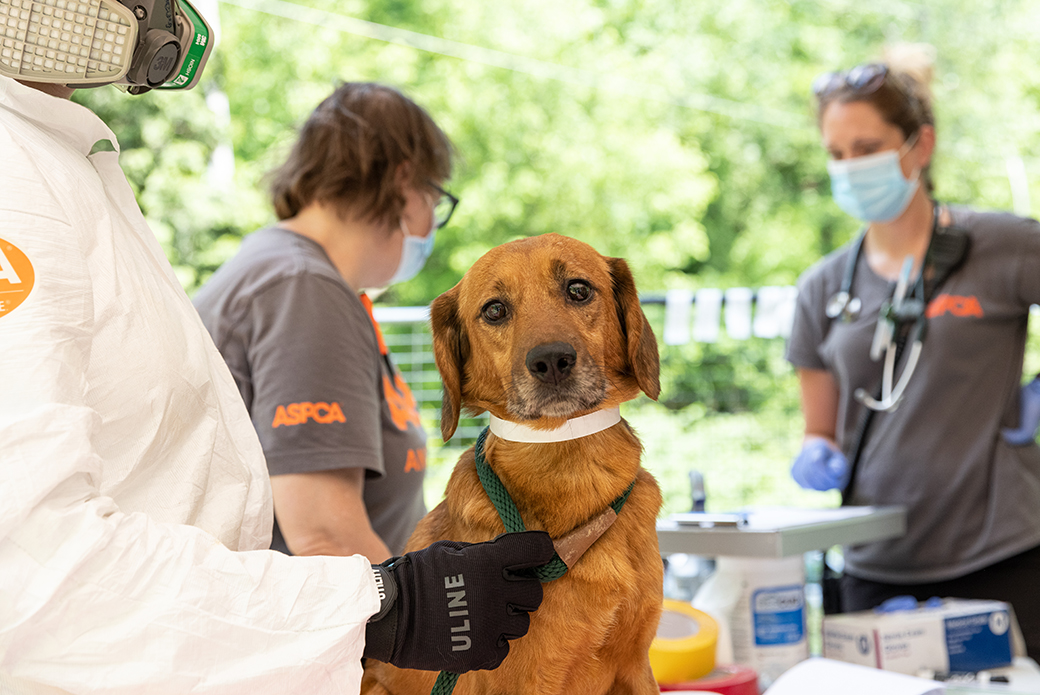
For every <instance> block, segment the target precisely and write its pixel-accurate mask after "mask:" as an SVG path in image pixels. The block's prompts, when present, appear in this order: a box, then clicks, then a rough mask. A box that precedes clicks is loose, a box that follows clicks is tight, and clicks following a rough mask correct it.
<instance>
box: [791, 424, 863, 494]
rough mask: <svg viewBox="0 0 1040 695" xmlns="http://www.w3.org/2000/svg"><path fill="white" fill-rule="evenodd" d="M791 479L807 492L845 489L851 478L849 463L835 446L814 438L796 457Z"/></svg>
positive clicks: (792, 466) (824, 440)
mask: <svg viewBox="0 0 1040 695" xmlns="http://www.w3.org/2000/svg"><path fill="white" fill-rule="evenodd" d="M791 477H792V478H794V481H795V482H796V483H798V484H799V485H801V486H802V487H804V488H805V489H806V490H833V489H835V488H844V487H845V484H846V483H847V482H848V477H849V462H848V461H847V460H846V459H845V455H844V454H842V453H841V452H840V451H838V449H837V448H835V446H834V445H833V444H831V443H830V442H828V441H827V440H826V439H821V438H819V437H814V438H812V439H810V440H808V441H807V442H806V443H805V444H804V445H803V446H802V450H801V451H800V452H798V456H796V457H795V459H794V463H793V464H792V465H791Z"/></svg>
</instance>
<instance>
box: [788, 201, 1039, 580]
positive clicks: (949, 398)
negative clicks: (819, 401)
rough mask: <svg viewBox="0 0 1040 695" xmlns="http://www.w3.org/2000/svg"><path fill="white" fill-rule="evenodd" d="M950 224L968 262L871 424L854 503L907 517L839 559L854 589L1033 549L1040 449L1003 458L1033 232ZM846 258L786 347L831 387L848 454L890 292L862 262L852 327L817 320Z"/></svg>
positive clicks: (1031, 293) (824, 267)
mask: <svg viewBox="0 0 1040 695" xmlns="http://www.w3.org/2000/svg"><path fill="white" fill-rule="evenodd" d="M951 212H952V215H953V224H954V225H955V226H957V227H960V228H963V229H965V230H967V231H968V232H969V236H970V238H971V249H970V251H969V255H968V257H967V260H966V262H965V263H964V265H963V266H962V267H961V268H960V269H958V270H957V271H956V272H955V273H954V274H953V275H952V276H950V278H949V279H948V280H947V281H946V283H945V284H944V285H943V286H942V287H941V288H939V290H938V292H937V294H936V296H935V297H934V298H933V299H932V300H931V302H930V304H929V306H928V309H927V315H928V317H929V318H928V332H927V336H926V338H925V341H924V348H923V350H922V352H921V357H920V361H919V363H918V365H917V369H916V371H915V372H914V373H913V376H912V378H911V379H910V381H909V384H908V386H907V389H906V392H905V395H904V397H903V400H902V401H901V403H900V404H899V407H898V408H897V409H896V410H895V411H894V412H887V413H885V412H883V413H878V414H877V415H875V416H874V420H873V422H872V424H871V427H870V431H869V434H868V439H867V443H866V446H865V447H864V450H863V454H862V458H861V461H860V465H859V470H858V473H857V477H856V484H855V490H854V495H853V499H852V500H851V504H855V505H882V504H901V505H906V507H907V508H908V518H907V533H906V535H905V536H904V537H903V538H900V539H896V540H890V541H882V542H877V543H870V544H866V545H860V546H854V547H848V548H846V550H845V558H846V568H847V571H848V572H849V573H850V574H852V575H854V576H857V577H860V578H863V579H869V580H873V581H880V582H889V583H924V582H931V581H942V580H946V579H952V578H954V577H958V576H962V575H964V574H968V573H970V572H973V571H975V570H978V569H981V568H983V567H987V566H989V565H991V564H993V563H995V562H998V561H1000V560H1002V559H1005V558H1007V557H1010V556H1012V555H1015V554H1017V553H1019V552H1022V551H1024V550H1027V549H1029V548H1032V547H1034V546H1037V545H1040V448H1037V446H1036V444H1030V445H1029V446H1024V447H1012V446H1009V445H1008V444H1006V443H1005V442H1004V440H1003V439H1002V438H1001V436H1000V429H1001V428H1002V427H1009V426H1011V427H1014V426H1015V425H1017V422H1018V407H1019V403H1018V401H1019V392H1020V383H1021V378H1022V357H1023V354H1024V350H1025V340H1026V325H1027V319H1028V314H1029V307H1030V305H1031V304H1033V303H1037V302H1040V225H1038V224H1037V223H1036V222H1035V221H1033V220H1027V219H1023V218H1019V217H1015V216H1012V215H1008V214H998V213H982V212H976V211H973V210H970V209H967V208H954V209H953V210H952V211H951ZM848 254H849V247H848V246H846V247H843V248H841V249H839V250H838V251H836V252H834V253H832V254H830V255H829V256H827V257H826V258H824V259H823V260H822V261H821V262H819V263H817V264H816V265H815V266H813V267H812V268H810V269H809V270H808V271H806V272H805V274H804V275H803V276H802V277H801V279H800V280H799V283H798V305H797V311H796V314H795V321H794V328H793V330H792V334H791V338H790V340H789V341H788V345H787V359H788V360H789V361H790V362H791V363H792V364H794V365H795V366H796V367H802V368H807V369H820V370H827V371H829V372H830V373H831V374H832V375H833V377H834V380H835V382H836V384H837V386H838V389H839V396H840V397H839V406H838V421H837V438H838V443H839V445H840V446H841V447H842V449H843V450H845V452H846V454H848V453H849V451H848V450H849V448H850V446H851V445H852V441H853V439H854V438H855V433H856V430H857V426H858V424H859V420H860V415H861V412H862V410H863V407H864V406H862V405H861V404H860V403H859V402H858V401H857V400H856V399H855V398H854V397H853V393H854V392H855V391H856V389H857V388H864V389H866V390H867V391H868V392H871V393H873V392H874V389H875V388H876V385H877V384H878V383H879V381H880V378H881V373H882V362H873V361H871V359H870V346H871V341H872V339H873V335H874V329H875V326H876V322H877V316H878V311H879V310H880V307H881V303H882V302H883V301H884V300H885V299H887V298H888V297H889V296H891V293H892V289H893V283H890V282H889V281H887V280H885V279H883V278H881V277H879V276H878V275H876V274H875V273H874V272H873V271H872V270H871V269H870V267H869V266H868V265H867V262H866V259H865V254H864V255H863V256H861V257H860V260H859V263H858V266H857V268H856V274H855V280H854V283H853V286H852V292H851V294H852V296H853V297H858V298H859V299H860V300H861V301H862V303H863V308H862V311H861V312H860V314H859V317H858V318H857V319H855V320H853V321H851V322H848V323H846V322H843V321H842V320H840V319H835V320H831V319H829V318H827V316H826V314H825V307H826V304H827V301H828V300H829V299H830V298H831V297H832V296H834V294H835V293H836V292H838V290H839V288H840V286H841V281H842V277H843V275H844V270H845V265H846V260H847V258H848ZM903 361H905V358H904V360H903ZM899 372H900V370H897V378H898V374H899Z"/></svg>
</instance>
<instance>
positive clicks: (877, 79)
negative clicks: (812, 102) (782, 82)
mask: <svg viewBox="0 0 1040 695" xmlns="http://www.w3.org/2000/svg"><path fill="white" fill-rule="evenodd" d="M887 75H888V66H887V65H883V64H882V63H864V64H863V65H857V66H856V67H854V68H852V69H850V70H841V71H840V72H825V73H823V74H822V75H820V76H819V77H817V78H816V79H815V80H813V83H812V91H813V96H815V97H816V98H817V99H822V98H823V97H825V96H827V95H828V94H830V93H831V92H834V91H837V90H839V89H843V88H845V87H848V88H849V89H851V90H852V91H853V92H856V93H857V94H870V93H872V92H874V91H875V90H876V89H877V88H878V87H880V86H881V84H882V83H883V82H884V81H885V77H886V76H887Z"/></svg>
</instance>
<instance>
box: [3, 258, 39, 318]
mask: <svg viewBox="0 0 1040 695" xmlns="http://www.w3.org/2000/svg"><path fill="white" fill-rule="evenodd" d="M35 282H36V274H35V273H34V272H33V267H32V263H30V262H29V259H28V257H26V255H25V254H24V253H22V250H21V249H19V248H18V247H17V246H15V245H14V244H12V243H10V242H7V241H4V240H3V239H0V316H4V315H5V314H9V313H11V312H12V311H14V310H15V309H16V308H17V307H18V305H19V304H21V303H22V302H24V301H25V298H26V297H28V296H29V293H30V292H32V288H33V284H34V283H35Z"/></svg>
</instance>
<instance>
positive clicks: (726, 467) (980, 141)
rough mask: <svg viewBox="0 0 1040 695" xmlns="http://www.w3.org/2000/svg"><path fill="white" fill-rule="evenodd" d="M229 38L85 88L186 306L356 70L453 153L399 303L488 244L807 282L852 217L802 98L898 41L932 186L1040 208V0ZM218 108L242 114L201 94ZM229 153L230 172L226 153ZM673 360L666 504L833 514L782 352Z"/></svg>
mask: <svg viewBox="0 0 1040 695" xmlns="http://www.w3.org/2000/svg"><path fill="white" fill-rule="evenodd" d="M220 23H221V27H222V39H221V43H220V45H219V46H218V48H217V50H216V51H215V52H214V55H213V57H212V58H211V60H210V63H209V66H208V68H207V71H206V74H205V77H204V79H203V82H202V83H201V84H200V85H199V86H198V87H197V88H196V89H195V90H193V91H190V92H184V93H155V92H153V93H149V94H146V95H144V96H139V97H131V96H127V95H125V94H122V93H120V92H118V91H117V90H115V89H113V88H104V89H96V90H82V91H80V92H78V93H77V94H76V95H75V97H74V98H75V99H76V100H77V101H79V102H81V103H84V104H86V105H88V106H89V107H90V108H92V109H94V110H95V111H96V112H97V113H98V114H99V115H101V117H102V118H103V119H105V120H106V121H107V122H108V123H109V124H110V125H111V126H112V128H113V129H114V131H115V132H116V134H117V136H118V138H119V140H120V142H121V146H122V155H121V161H122V164H123V167H124V169H125V170H126V172H127V176H128V178H129V179H130V182H131V184H132V185H133V187H134V189H135V191H136V193H137V196H138V200H139V201H140V203H141V206H142V208H143V209H144V211H145V214H146V216H147V217H148V219H149V221H150V222H151V224H152V227H153V229H154V230H155V232H156V234H157V235H158V237H159V238H160V241H161V242H162V244H163V246H164V248H165V249H166V251H167V253H168V254H169V257H170V260H171V262H172V263H173V265H174V267H175V269H176V271H177V273H178V275H179V277H180V278H181V280H182V282H183V283H184V286H185V288H186V289H187V290H188V291H189V292H191V291H193V290H194V289H196V288H197V287H198V286H199V285H200V284H201V283H203V282H204V281H205V280H206V278H207V277H208V276H209V275H210V274H211V273H212V272H213V270H214V269H216V268H217V267H218V266H219V265H220V263H222V262H223V261H224V260H226V259H227V258H228V257H230V256H231V255H232V254H233V253H234V251H235V250H236V248H237V246H238V243H239V241H240V239H241V237H242V236H243V235H245V234H247V233H249V232H250V231H252V230H254V229H256V228H258V227H260V226H262V225H264V224H267V223H269V222H271V221H273V215H272V212H271V210H270V207H269V204H268V202H267V198H266V194H265V188H264V181H263V176H264V174H265V172H267V171H268V170H270V169H271V168H272V167H273V166H275V165H277V164H278V163H280V161H281V159H282V158H283V157H284V155H285V153H286V151H287V147H288V145H289V144H290V143H291V142H292V140H293V138H294V135H295V129H296V127H297V126H298V125H299V124H300V123H301V122H302V121H303V119H304V118H305V117H306V115H307V114H308V112H309V111H310V110H311V109H312V108H313V107H314V106H315V105H316V104H317V103H318V102H319V101H320V100H321V99H322V98H324V97H325V96H326V95H327V94H328V93H329V92H330V91H331V90H332V89H333V87H334V85H335V84H336V83H337V81H340V80H365V81H378V82H385V83H389V84H392V85H395V86H397V87H399V88H401V89H402V90H403V91H405V92H406V93H407V94H409V95H410V96H411V97H412V98H414V99H415V100H416V101H417V102H418V103H420V104H422V105H423V106H424V107H425V108H426V109H427V110H428V111H429V112H430V113H431V114H432V115H433V116H434V118H435V119H436V120H437V121H438V122H439V123H440V124H441V126H442V127H443V128H444V130H445V131H446V132H447V133H448V134H449V136H450V137H451V138H452V139H453V140H454V142H455V144H456V146H457V148H458V151H459V153H460V157H459V160H458V162H457V168H456V173H455V175H454V177H453V178H452V180H451V182H450V186H449V187H450V189H451V190H452V191H453V192H455V193H456V194H457V195H458V196H459V197H460V198H461V201H462V202H461V205H460V207H459V209H458V211H457V213H456V216H455V217H454V218H453V219H452V223H451V225H450V226H449V227H448V228H447V229H445V230H444V232H443V233H442V234H440V235H438V247H437V251H436V253H435V256H434V258H432V259H431V261H430V263H429V264H428V266H427V269H426V270H425V271H424V272H423V273H422V274H421V275H420V276H419V277H418V278H417V279H415V280H413V281H411V282H410V283H406V284H404V285H400V286H395V287H394V288H392V289H391V290H390V291H389V292H387V293H386V294H385V295H383V297H382V298H381V302H383V303H388V304H402V305H416V304H426V303H428V302H429V301H430V300H431V299H432V298H433V297H435V296H436V295H437V294H439V293H440V292H443V291H444V290H446V289H448V288H449V287H450V286H452V285H453V284H454V283H455V282H456V281H457V280H458V279H459V277H461V275H462V273H463V272H464V271H465V270H466V268H468V267H469V265H470V264H471V263H472V262H473V261H474V260H475V259H476V258H477V257H479V256H480V255H481V254H482V253H484V252H485V251H486V250H487V249H488V248H489V247H491V246H494V245H497V244H500V243H503V242H505V241H508V240H510V239H513V238H516V237H521V236H528V235H533V234H541V233H544V232H550V231H551V232H559V233H563V234H567V235H569V236H573V237H576V238H579V239H582V240H584V241H587V242H589V243H591V244H592V245H593V246H595V247H596V248H597V249H599V250H600V251H601V252H603V253H606V254H610V255H616V256H623V257H625V258H626V259H628V261H629V263H630V265H631V266H632V268H633V271H634V272H635V275H636V278H637V282H638V284H639V285H640V288H641V289H642V291H643V292H646V293H660V292H661V291H663V290H667V289H671V288H689V289H698V288H701V287H723V288H725V287H731V286H750V287H757V286H761V285H767V284H792V283H794V281H795V280H796V278H797V276H798V274H799V273H800V272H801V271H803V270H804V269H805V268H806V267H807V266H808V265H810V264H811V263H812V262H813V261H815V260H816V259H817V258H819V257H820V256H821V255H822V254H824V253H826V252H828V251H830V250H832V249H833V248H836V247H837V246H838V245H840V244H841V243H843V242H844V241H846V240H847V239H848V238H849V237H850V235H851V234H852V233H853V232H854V231H855V227H856V224H855V222H854V221H852V220H850V219H849V218H847V217H846V216H845V215H843V214H842V213H841V212H840V211H839V210H838V209H837V208H836V207H835V206H834V204H833V203H832V202H831V200H830V198H829V191H828V182H827V175H826V168H825V155H824V153H823V151H822V149H821V148H820V147H819V142H818V140H819V138H818V134H817V132H816V130H815V126H814V122H813V114H812V109H811V102H810V99H809V85H810V83H811V81H812V79H813V77H815V76H816V75H817V74H818V73H820V72H821V71H824V70H829V69H836V68H841V67H849V66H851V65H854V64H856V63H859V62H863V61H867V60H870V59H874V58H876V57H878V56H879V55H880V52H881V50H882V48H883V46H884V45H886V44H890V43H895V42H905V41H909V42H918V41H922V42H928V43H930V44H932V45H933V46H935V48H936V50H937V62H936V80H935V81H934V83H933V89H934V92H935V97H936V112H937V119H938V133H939V135H938V137H939V147H938V153H937V157H936V161H935V163H934V165H933V176H934V178H935V180H936V184H937V195H938V197H939V198H940V199H943V200H947V201H951V202H958V203H970V204H972V205H976V206H979V207H986V208H1003V209H1010V208H1011V206H1012V196H1011V188H1010V186H1009V183H1008V176H1007V161H1008V159H1007V158H1008V157H1014V156H1020V157H1021V158H1022V159H1023V161H1024V164H1025V168H1026V173H1027V175H1028V176H1029V178H1030V181H1031V190H1030V193H1031V194H1032V199H1033V200H1036V201H1040V186H1038V184H1037V181H1038V180H1040V176H1038V174H1040V159H1038V155H1037V153H1038V152H1040V129H1038V124H1040V118H1038V111H1040V68H1038V67H1037V66H1038V61H1037V53H1036V43H1035V36H1036V32H1037V30H1038V29H1040V4H1038V3H1036V2H1034V1H1033V0H934V1H926V2H908V1H904V0H875V1H873V2H870V3H865V2H862V1H854V0H729V2H726V3H716V2H707V1H706V0H567V1H565V2H559V0H555V1H550V0H524V1H523V2H520V1H519V0H496V2H492V3H489V2H485V1H483V0H424V1H422V2H420V1H419V0H392V1H382V2H368V1H367V0H296V2H295V3H294V4H290V3H285V2H281V1H280V0H229V1H228V2H224V3H222V4H221V5H220ZM403 32H414V34H408V33H403ZM366 35H367V36H366ZM372 35H378V36H383V37H384V38H387V39H389V40H388V41H387V40H379V39H376V38H371V36H372ZM424 37H435V39H434V41H433V44H428V43H424V42H428V41H429V39H428V38H424ZM416 45H423V46H426V48H430V47H431V46H432V47H433V48H434V49H436V50H435V51H431V50H424V49H423V48H417V47H415V46H416ZM438 51H439V52H438ZM445 54H449V55H445ZM459 54H464V55H465V56H466V58H460V57H457V55H459ZM500 65H508V66H511V67H512V68H513V69H510V68H509V67H501V66H500ZM222 95H226V99H227V103H228V105H229V109H228V110H227V111H223V110H222V109H221V108H216V109H211V108H210V107H209V106H208V105H207V102H209V103H210V104H218V103H219V102H220V100H221V97H222ZM229 147H230V149H231V151H233V153H234V165H235V166H234V174H233V176H230V177H229V176H222V175H221V174H220V171H219V168H218V167H216V166H214V165H213V164H212V162H213V161H214V153H215V152H217V153H218V155H217V159H219V157H220V154H219V153H220V151H223V152H224V153H225V154H226V153H227V151H228V148H229ZM651 313H652V312H651ZM651 318H652V320H653V321H655V322H657V325H658V327H660V325H659V321H660V316H657V315H653V316H652V317H651ZM1032 354H1033V355H1035V354H1036V351H1033V352H1032ZM662 361H663V377H664V392H663V394H662V399H661V400H662V405H657V404H651V403H649V402H639V403H635V404H632V405H631V406H627V411H626V417H628V418H629V419H630V420H631V421H632V422H633V423H634V424H635V425H636V426H637V427H638V428H639V430H640V432H641V433H642V434H643V438H644V441H645V442H646V444H647V453H648V456H647V460H648V462H649V465H650V467H651V469H652V470H654V471H655V472H656V473H657V474H658V475H659V477H661V478H662V480H663V482H664V483H665V485H664V487H665V490H666V496H667V505H666V509H669V510H679V509H684V508H685V506H686V505H688V493H689V490H688V486H687V484H686V481H685V475H686V471H687V470H688V469H689V468H693V467H696V468H699V469H701V470H704V471H705V472H706V475H707V478H708V486H709V505H710V506H712V507H714V508H716V509H722V508H727V507H733V506H738V505H741V504H746V503H748V502H758V503H771V502H784V503H805V504H814V505H819V504H832V503H834V502H835V501H836V500H835V498H832V497H830V496H828V495H819V494H815V493H805V492H803V491H800V490H798V489H797V488H796V487H795V486H794V484H793V483H791V482H790V481H789V479H788V478H787V466H786V461H787V460H789V458H790V457H791V455H792V454H793V453H794V452H795V451H796V450H797V446H798V442H799V439H800V430H801V421H800V416H799V414H798V407H797V389H796V384H795V382H794V379H793V376H792V374H791V373H790V369H789V368H788V367H787V366H786V364H784V362H783V360H782V345H781V344H780V341H761V340H751V341H743V342H739V343H738V342H734V341H727V340H723V341H721V342H720V343H718V344H714V345H703V344H690V345H686V346H681V347H667V348H665V347H662ZM434 441H435V442H436V441H437V440H434ZM451 454H452V450H445V453H444V455H443V456H442V457H441V459H440V460H441V464H440V467H438V466H437V465H434V466H433V467H432V470H431V480H432V481H434V490H435V492H434V494H433V497H434V498H435V497H436V496H437V495H439V489H437V483H436V481H438V480H442V479H443V476H444V475H445V472H444V468H443V466H445V465H446V462H447V461H448V460H449V459H450V458H451ZM434 458H435V460H438V459H437V458H436V457H434Z"/></svg>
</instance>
